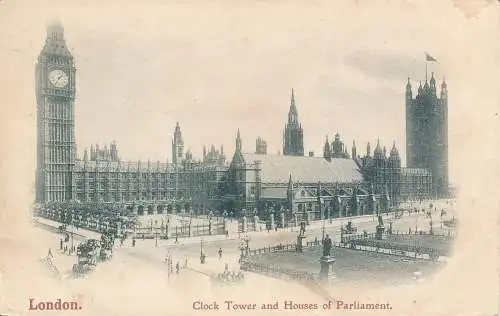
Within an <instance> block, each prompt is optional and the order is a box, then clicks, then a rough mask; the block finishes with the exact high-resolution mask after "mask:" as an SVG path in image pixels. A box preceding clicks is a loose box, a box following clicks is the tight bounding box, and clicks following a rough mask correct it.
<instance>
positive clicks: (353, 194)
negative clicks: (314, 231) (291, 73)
mask: <svg viewBox="0 0 500 316" xmlns="http://www.w3.org/2000/svg"><path fill="white" fill-rule="evenodd" d="M297 113H298V112H297V107H296V104H295V96H294V93H293V90H292V98H291V104H290V109H289V113H288V124H287V127H286V128H285V134H284V136H283V143H284V151H283V153H284V155H266V154H261V153H259V154H248V153H244V152H243V151H242V140H241V135H240V131H239V130H238V133H237V137H236V150H235V153H234V155H233V159H232V161H231V164H230V166H229V170H228V173H227V175H226V178H225V180H224V188H223V189H222V192H224V194H225V196H224V199H225V207H227V208H229V209H231V208H234V209H246V210H254V211H253V213H255V212H259V213H260V214H262V213H263V212H262V211H263V210H267V211H269V210H272V211H279V212H286V213H289V214H290V213H295V214H299V215H300V214H304V215H303V216H304V217H305V219H306V220H309V219H318V218H325V217H338V216H351V215H363V214H373V213H376V212H379V211H388V210H390V209H394V208H397V207H398V203H399V202H400V201H401V200H407V199H422V198H428V197H429V196H430V194H431V188H432V174H431V173H430V171H429V170H428V169H426V168H403V167H402V166H401V159H400V156H399V152H398V150H397V148H396V144H395V143H393V146H392V149H391V151H390V153H389V154H388V153H387V150H386V148H385V147H383V148H382V147H381V145H380V142H379V141H377V146H376V148H375V150H374V152H373V155H372V153H371V148H370V144H369V143H368V145H367V152H366V155H364V156H360V155H358V154H357V150H356V145H355V143H354V142H353V147H352V150H351V156H350V155H349V154H348V152H347V148H346V146H345V145H344V143H343V142H342V141H341V139H340V135H339V134H338V133H337V134H336V135H335V139H334V141H333V142H332V143H330V142H329V141H328V137H327V140H326V142H325V145H324V148H323V157H322V158H320V157H313V155H309V157H305V156H304V154H303V153H304V149H303V130H302V126H301V124H300V123H299V118H298V114H297Z"/></svg>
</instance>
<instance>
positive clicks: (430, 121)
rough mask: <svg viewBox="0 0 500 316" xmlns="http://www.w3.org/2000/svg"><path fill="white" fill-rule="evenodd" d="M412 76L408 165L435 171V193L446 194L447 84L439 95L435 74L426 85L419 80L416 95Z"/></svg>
mask: <svg viewBox="0 0 500 316" xmlns="http://www.w3.org/2000/svg"><path fill="white" fill-rule="evenodd" d="M412 94H413V93H412V86H411V84H410V79H408V83H407V85H406V161H407V166H408V167H409V168H423V169H428V170H430V172H431V174H432V190H433V193H434V195H435V196H438V197H445V196H448V195H449V190H448V88H447V85H446V82H445V81H444V80H443V82H442V83H441V92H440V96H439V97H438V96H437V91H436V80H435V79H434V74H432V76H431V79H430V82H427V78H426V81H425V84H424V86H422V83H420V85H419V87H418V90H417V95H416V97H415V98H413V95H412Z"/></svg>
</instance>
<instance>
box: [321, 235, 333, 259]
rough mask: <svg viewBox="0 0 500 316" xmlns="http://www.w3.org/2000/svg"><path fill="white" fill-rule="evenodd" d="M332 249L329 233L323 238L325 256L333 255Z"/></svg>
mask: <svg viewBox="0 0 500 316" xmlns="http://www.w3.org/2000/svg"><path fill="white" fill-rule="evenodd" d="M331 250H332V239H331V238H330V237H329V236H328V234H327V235H326V236H325V238H324V239H323V256H324V257H328V256H331Z"/></svg>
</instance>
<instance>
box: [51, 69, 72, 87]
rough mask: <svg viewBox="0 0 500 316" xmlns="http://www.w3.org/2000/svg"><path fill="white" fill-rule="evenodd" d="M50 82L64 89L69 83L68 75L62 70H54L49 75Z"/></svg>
mask: <svg viewBox="0 0 500 316" xmlns="http://www.w3.org/2000/svg"><path fill="white" fill-rule="evenodd" d="M49 81H50V83H51V84H52V85H54V87H56V88H64V87H65V86H66V85H67V84H68V82H69V77H68V75H67V74H66V73H65V72H64V71H62V70H59V69H57V70H52V71H51V72H50V74H49Z"/></svg>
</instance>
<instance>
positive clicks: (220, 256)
mask: <svg viewBox="0 0 500 316" xmlns="http://www.w3.org/2000/svg"><path fill="white" fill-rule="evenodd" d="M219 259H222V248H219Z"/></svg>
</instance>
